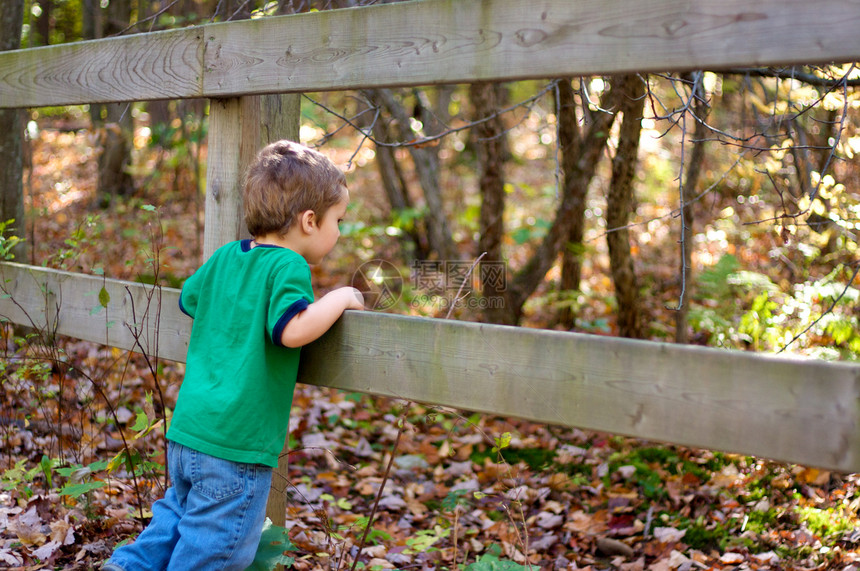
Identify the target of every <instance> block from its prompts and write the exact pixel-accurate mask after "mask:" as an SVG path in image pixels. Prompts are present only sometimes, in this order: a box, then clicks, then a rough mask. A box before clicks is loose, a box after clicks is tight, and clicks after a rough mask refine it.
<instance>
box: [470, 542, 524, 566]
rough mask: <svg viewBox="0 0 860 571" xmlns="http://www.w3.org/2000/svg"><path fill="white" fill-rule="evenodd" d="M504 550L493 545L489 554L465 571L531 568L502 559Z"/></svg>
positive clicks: (488, 551)
mask: <svg viewBox="0 0 860 571" xmlns="http://www.w3.org/2000/svg"><path fill="white" fill-rule="evenodd" d="M501 554H502V548H501V547H499V546H498V545H491V546H490V548H489V549H488V550H487V553H485V554H484V555H482V556H481V557H480V558H479V559H478V560H477V561H475V562H474V563H472V564H470V565H468V566H467V567H466V568H465V571H522V570H524V569H525V570H527V569H529V567H526V566H524V565H520V564H519V563H515V562H513V561H506V560H503V559H500V557H501Z"/></svg>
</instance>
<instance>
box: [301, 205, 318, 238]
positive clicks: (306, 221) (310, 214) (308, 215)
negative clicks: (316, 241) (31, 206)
mask: <svg viewBox="0 0 860 571" xmlns="http://www.w3.org/2000/svg"><path fill="white" fill-rule="evenodd" d="M299 225H300V226H301V228H302V230H303V231H304V232H306V233H310V232H312V231H313V230H315V229H316V227H317V216H316V213H315V212H314V211H313V210H305V211H304V212H302V213H301V214H300V215H299Z"/></svg>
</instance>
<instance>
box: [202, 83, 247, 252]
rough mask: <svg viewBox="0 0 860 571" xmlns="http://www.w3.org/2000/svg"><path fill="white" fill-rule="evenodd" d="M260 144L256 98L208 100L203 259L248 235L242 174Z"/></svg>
mask: <svg viewBox="0 0 860 571" xmlns="http://www.w3.org/2000/svg"><path fill="white" fill-rule="evenodd" d="M259 143H260V101H259V99H258V98H256V97H234V98H230V99H214V100H212V101H211V102H210V104H209V150H208V155H207V161H206V207H205V213H206V223H205V225H204V227H203V259H204V260H205V259H208V258H209V256H211V255H212V253H213V252H214V251H215V250H217V249H218V248H219V247H221V246H223V245H224V244H226V243H227V242H230V241H233V240H237V239H239V238H243V237H246V235H247V232H246V230H245V223H244V218H243V212H242V186H241V185H242V173H243V171H244V169H245V168H246V166H247V164H248V161H250V158H251V157H252V156H253V153H254V152H256V150H257V149H258V146H259Z"/></svg>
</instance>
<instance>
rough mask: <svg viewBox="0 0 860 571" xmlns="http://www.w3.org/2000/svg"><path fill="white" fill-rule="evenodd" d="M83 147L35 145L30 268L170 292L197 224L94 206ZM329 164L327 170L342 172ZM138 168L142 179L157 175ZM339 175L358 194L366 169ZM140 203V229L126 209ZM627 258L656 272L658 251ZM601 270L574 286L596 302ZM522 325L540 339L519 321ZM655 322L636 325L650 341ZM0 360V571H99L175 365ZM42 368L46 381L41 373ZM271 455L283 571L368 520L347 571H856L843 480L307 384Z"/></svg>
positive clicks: (371, 250)
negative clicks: (286, 439)
mask: <svg viewBox="0 0 860 571" xmlns="http://www.w3.org/2000/svg"><path fill="white" fill-rule="evenodd" d="M90 143H91V142H90V141H88V140H87V138H86V134H85V133H84V132H78V133H71V132H60V131H52V130H48V129H46V130H43V131H42V133H41V136H40V137H39V138H38V139H37V140H36V141H34V165H36V167H35V168H34V172H33V175H32V180H30V181H29V185H28V192H29V194H28V196H31V197H32V205H33V207H34V208H35V209H36V210H37V211H38V212H41V213H42V215H41V216H39V217H38V218H37V219H36V220H35V225H34V227H33V228H32V230H31V231H30V232H28V235H27V238H28V239H29V240H31V242H32V244H33V246H34V250H35V258H34V260H33V261H35V262H36V263H39V264H41V263H43V262H45V261H46V260H49V259H50V260H51V263H52V265H56V266H58V267H64V268H66V269H70V270H73V271H84V272H92V271H93V270H94V269H98V271H104V273H105V275H108V276H110V277H120V278H126V279H135V278H136V277H137V276H140V275H141V274H145V273H146V272H147V271H148V270H147V269H146V268H147V267H149V266H147V264H148V263H150V262H149V261H148V260H149V259H151V258H153V252H157V253H158V256H157V259H158V272H159V273H160V275H161V278H162V279H163V280H165V282H167V283H172V284H173V285H178V284H179V283H181V280H182V279H183V278H184V277H185V276H187V275H189V274H190V273H191V272H192V271H193V269H194V268H195V267H196V266H197V264H198V263H199V229H200V216H201V213H200V207H199V206H198V205H197V204H196V203H195V202H194V200H193V199H188V198H184V197H183V195H182V194H181V193H179V192H178V191H176V192H171V191H170V188H171V183H170V182H169V181H168V182H166V183H165V182H162V184H161V185H157V184H155V183H154V182H153V184H152V187H151V188H148V187H147V185H144V187H143V190H141V192H140V193H139V195H138V196H136V197H134V198H129V199H124V200H120V201H116V202H115V203H114V204H113V205H111V206H110V207H108V208H107V209H105V210H98V209H95V208H93V207H92V206H90V203H91V202H92V189H93V188H94V185H95V182H94V181H95V176H96V173H95V168H94V163H95V160H94V158H93V156H92V154H91V151H89V150H88V149H89V148H90V147H91V144H90ZM332 152H333V153H339V155H338V157H336V162H339V163H343V162H345V161H346V160H347V159H348V158H349V155H350V154H351V150H349V149H340V150H338V149H333V150H332ZM340 155H343V156H340ZM153 160H154V161H155V163H154V164H153V165H152V169H153V172H154V171H155V170H159V172H167V173H169V172H170V169H169V168H167V167H166V166H165V165H164V164H161V163H158V162H157V158H156V159H153ZM364 171H373V172H364ZM177 173H178V171H175V172H174V174H175V175H176V176H177V180H178V176H179V174H177ZM162 176H163V178H164V179H165V180H166V179H168V178H169V176H168V175H167V174H165V175H162ZM350 176H351V177H352V179H353V180H355V179H357V178H359V177H361V178H362V181H361V182H358V181H356V182H353V183H352V184H353V186H354V187H359V188H370V187H372V186H373V185H374V184H375V181H374V177H375V171H374V170H373V169H372V168H370V167H366V168H364V169H361V168H359V169H357V170H356V172H354V173H352V174H351V175H350ZM452 176H454V175H452ZM524 176H525V175H524ZM148 182H150V181H148ZM177 184H178V182H177ZM359 194H360V193H359V192H354V193H353V197H354V201H356V198H355V197H356V196H358V195H359ZM381 200H382V199H381V198H379V197H375V196H374V195H373V194H372V193H370V192H367V193H366V195H365V197H364V198H363V199H361V200H358V201H357V202H358V204H357V205H356V206H355V208H354V209H353V210H352V211H351V216H354V217H356V218H359V219H362V218H363V217H373V216H374V214H373V212H374V211H375V210H374V209H377V210H378V206H374V204H375V203H376V204H377V205H378V204H379V203H381ZM150 203H152V204H155V205H156V206H157V212H156V213H153V212H151V211H149V210H146V209H141V206H143V205H147V204H150ZM668 208H669V207H668V206H667V207H666V211H667V210H668ZM654 214H655V215H659V214H661V212H655V213H654ZM357 240H362V241H364V242H359V243H360V244H364V248H365V249H366V250H367V251H366V252H364V253H362V254H356V253H354V252H353V253H351V254H350V253H348V252H349V249H350V248H354V247H355V246H356V244H357V243H356V242H355V241H352V242H350V241H347V243H346V245H343V246H339V250H338V251H336V252H335V253H334V254H333V256H332V258H333V259H334V260H335V261H334V262H332V263H330V264H328V265H326V266H325V267H324V268H323V270H321V271H317V272H315V276H314V277H315V280H316V284H315V285H316V286H317V287H318V289H319V290H320V291H324V290H325V289H327V288H330V287H333V286H334V285H336V284H339V283H344V282H348V281H349V278H350V274H351V272H352V268H354V263H358V262H361V261H362V260H363V259H364V260H366V259H368V258H371V257H375V256H379V255H384V254H380V252H379V249H376V248H375V247H374V246H373V245H372V244H370V245H367V243H366V240H367V237H366V236H364V237H361V238H358V239H357ZM667 243H669V244H671V243H672V241H671V240H668V241H667ZM154 244H155V245H156V247H153V245H154ZM158 244H161V246H158ZM753 247H754V246H753ZM751 249H752V248H751ZM753 254H754V253H750V252H748V253H746V254H745V255H753ZM643 255H649V256H654V259H653V260H650V261H651V262H653V263H654V264H655V265H657V264H661V265H663V266H665V267H666V268H673V267H674V266H673V264H675V263H676V262H674V261H673V260H674V259H675V258H676V256H677V252H675V251H674V250H673V249H670V248H668V247H667V248H666V249H665V250H664V251H659V252H651V253H648V254H645V253H643ZM361 256H364V258H362V257H361ZM763 257H765V258H766V256H763ZM596 259H597V256H596ZM150 265H151V264H150ZM600 266H601V264H600V263H598V262H595V263H594V264H593V265H587V266H586V268H585V272H586V275H585V276H584V279H585V280H586V281H587V283H588V284H589V287H590V288H591V291H592V292H593V294H592V297H593V299H599V298H601V296H604V297H605V298H606V299H608V298H609V297H611V293H610V292H609V290H610V289H611V284H609V283H608V279H607V278H605V275H606V272H605V271H604V270H605V267H604V269H603V270H601V267H600ZM673 273H674V271H673V270H671V269H667V270H666V276H665V279H666V280H670V279H671V277H672V275H673ZM174 282H175V283H174ZM655 297H656V296H655ZM651 303H653V304H655V305H657V306H659V305H662V304H664V303H665V300H663V299H659V298H658V299H654V300H652V301H651ZM583 311H585V312H586V313H587V314H588V315H589V318H588V319H587V321H588V322H589V323H592V324H599V327H598V326H597V325H595V330H594V331H593V332H602V333H611V332H612V327H613V325H612V319H611V313H612V308H611V304H610V303H608V302H605V303H603V304H602V305H599V306H594V305H590V306H589V307H587V308H585V309H584V310H583ZM528 319H529V323H527V324H526V325H531V326H543V325H545V324H546V323H547V322H548V321H550V317H548V316H547V315H546V314H545V312H542V310H541V307H540V306H539V305H538V306H537V307H536V308H532V309H530V312H529V317H528ZM657 321H659V320H657ZM664 321H665V323H664V324H663V325H662V326H659V325H658V326H656V327H655V329H656V330H660V329H661V327H662V329H663V330H668V329H670V327H671V325H670V324H669V320H668V319H665V320H664ZM3 343H4V344H5V349H4V356H3V368H2V370H3V371H4V372H3V375H4V380H3V383H4V391H3V395H2V397H0V399H2V410H3V414H2V418H0V421H2V426H0V441H2V454H0V473H2V474H3V477H2V486H0V567H4V566H6V567H10V568H14V569H63V570H72V569H92V568H98V566H99V565H100V563H101V562H102V561H104V560H105V559H106V558H107V557H108V556H109V554H110V552H111V550H112V549H113V548H114V546H115V545H117V544H118V543H121V542H125V541H128V540H129V539H131V538H133V537H134V536H135V535H136V534H137V533H138V532H139V530H140V529H141V526H142V523H143V522H144V521H146V516H147V515H148V514H147V510H148V508H149V506H150V505H151V502H152V501H153V500H154V499H156V498H157V497H159V496H160V494H161V493H162V492H163V484H164V475H163V461H164V455H163V447H164V440H163V435H162V429H163V426H161V425H158V423H157V422H156V418H157V416H158V413H160V412H161V411H162V410H163V408H164V407H166V408H168V409H170V408H172V402H173V401H174V399H175V396H176V392H177V389H178V385H179V383H180V381H181V378H182V373H183V366H182V365H181V364H177V363H171V362H159V363H158V364H157V366H155V367H152V366H151V365H152V363H151V362H148V361H147V359H144V358H143V357H141V356H140V355H134V354H125V353H122V352H120V351H117V350H112V349H106V348H104V347H101V346H98V345H95V344H91V343H86V342H82V341H77V340H72V339H65V338H59V339H56V340H55V341H54V343H53V344H52V348H50V347H49V348H46V347H45V345H44V343H41V344H40V341H39V339H38V338H34V339H31V340H29V341H28V342H22V341H16V339H15V338H13V336H12V335H11V331H9V330H7V331H6V332H5V334H4V339H3ZM45 351H49V354H52V355H61V356H62V358H61V359H59V361H62V362H63V363H64V364H63V365H62V366H60V364H58V363H59V361H58V362H55V363H54V364H53V365H49V366H47V367H44V366H42V367H40V366H39V365H38V362H39V355H44V352H45ZM50 351H59V352H58V353H50ZM7 371H8V373H7ZM13 371H14V372H15V374H14V375H13V374H12V372H13ZM147 394H150V395H154V398H152V399H150V401H149V402H147ZM153 401H154V402H153ZM106 403H110V405H109V406H108V405H107V404H106ZM135 438H136V439H135ZM133 439H134V440H133ZM132 440H133V443H132V444H131V445H130V446H129V447H124V446H123V442H124V441H129V442H132ZM395 442H398V444H397V445H396V447H395ZM290 443H291V446H290V449H291V452H290V458H289V459H290V468H289V473H290V481H289V483H285V482H275V487H276V488H278V489H284V490H285V492H286V494H287V497H288V514H287V516H288V517H287V528H288V529H289V536H290V540H291V542H292V544H293V546H294V549H293V551H291V552H290V555H291V557H292V558H293V559H294V560H295V561H294V563H293V565H292V566H293V568H295V569H300V570H308V571H310V570H322V569H345V568H348V567H350V566H351V561H352V558H353V557H355V555H356V552H357V551H358V548H357V547H356V546H357V545H358V544H359V543H360V538H361V536H362V535H363V529H364V526H366V525H367V518H368V516H369V515H370V513H371V511H372V509H373V508H374V507H376V508H377V511H376V513H375V518H374V520H373V522H372V523H371V529H372V531H371V533H369V534H368V541H367V544H366V546H365V547H364V549H363V550H362V551H361V554H360V560H361V565H360V567H359V568H364V569H374V568H375V569H415V570H431V569H440V570H441V569H460V568H467V566H468V568H469V569H472V570H473V571H481V570H490V569H521V568H532V569H535V568H540V569H591V570H595V571H596V570H603V569H618V570H624V571H638V570H644V569H654V570H659V571H668V570H682V571H687V570H690V569H726V570H728V569H737V570H741V569H786V570H787V569H803V570H812V569H839V570H844V571H849V570H856V569H860V519H858V513H860V474H840V473H833V472H827V471H822V470H817V469H815V468H810V467H804V466H797V465H788V464H783V463H777V462H771V461H768V460H765V459H758V458H752V457H748V456H740V455H733V454H726V453H721V452H714V451H707V450H697V449H689V448H684V447H679V446H669V445H663V444H659V443H654V442H646V441H642V440H637V439H632V438H626V437H621V436H616V435H609V434H601V433H594V432H586V431H582V430H579V429H573V428H563V427H557V426H546V425H541V424H536V423H531V422H526V421H519V420H512V419H506V418H495V417H488V416H485V415H478V414H472V413H470V412H467V411H453V410H449V409H439V408H434V407H427V406H422V405H418V404H415V403H408V402H403V401H397V400H391V399H382V398H373V397H369V396H367V395H360V394H345V393H342V392H339V391H334V390H325V389H317V388H314V387H309V386H299V388H298V389H297V392H296V396H295V401H294V408H293V411H292V416H291V433H290ZM392 458H393V460H392ZM132 460H134V461H138V462H142V464H138V466H142V468H141V467H139V468H138V472H137V474H136V475H133V474H131V473H129V470H128V469H127V468H128V467H129V466H131V462H132ZM390 463H391V466H392V470H391V473H390V477H389V478H388V480H387V482H386V483H385V486H384V487H383V486H382V483H383V475H384V474H385V472H386V468H387V467H388V465H389V464H390ZM76 486H77V487H76ZM380 488H381V489H382V491H381V492H380ZM141 516H143V517H141Z"/></svg>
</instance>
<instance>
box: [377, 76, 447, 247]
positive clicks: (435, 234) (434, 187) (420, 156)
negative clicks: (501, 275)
mask: <svg viewBox="0 0 860 571" xmlns="http://www.w3.org/2000/svg"><path fill="white" fill-rule="evenodd" d="M367 93H368V95H370V98H371V101H374V102H378V104H381V106H382V107H384V108H385V109H386V110H388V112H389V113H390V114H391V116H392V118H393V119H394V120H395V122H396V123H397V126H398V131H399V132H398V134H399V136H400V139H401V140H409V139H412V138H414V136H413V135H411V131H410V130H409V125H410V117H411V116H410V115H409V113H407V112H406V109H404V107H403V105H402V104H401V103H400V102H399V101H397V99H395V97H394V94H393V93H392V92H391V90H389V89H374V90H368V92H367ZM409 153H410V155H411V156H412V162H413V164H414V165H415V172H416V175H417V177H418V181H419V183H420V184H421V189H422V191H423V193H424V201H425V203H426V205H427V217H426V219H427V238H428V241H429V242H430V248H431V250H432V251H433V252H435V253H436V255H437V257H438V258H439V259H440V260H454V259H456V258H457V249H456V247H455V246H454V239H453V238H452V236H451V230H450V227H449V225H448V219H447V217H446V216H445V209H444V207H443V202H442V191H441V188H440V186H439V158H438V156H437V154H436V151H435V147H433V146H425V147H417V146H411V147H409Z"/></svg>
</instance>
